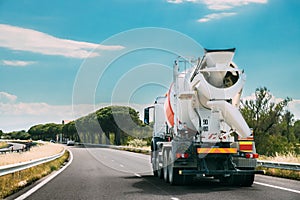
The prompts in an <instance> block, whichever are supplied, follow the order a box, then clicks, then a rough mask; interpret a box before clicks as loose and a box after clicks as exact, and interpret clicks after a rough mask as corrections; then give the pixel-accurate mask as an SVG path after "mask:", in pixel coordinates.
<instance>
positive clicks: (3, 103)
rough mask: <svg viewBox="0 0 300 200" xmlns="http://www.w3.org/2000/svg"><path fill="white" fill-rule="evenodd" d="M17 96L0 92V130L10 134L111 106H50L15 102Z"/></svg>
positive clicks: (74, 117) (134, 105)
mask: <svg viewBox="0 0 300 200" xmlns="http://www.w3.org/2000/svg"><path fill="white" fill-rule="evenodd" d="M16 100H17V96H15V95H12V94H9V93H6V92H0V130H2V131H4V132H10V131H15V130H28V129H29V128H30V127H32V126H34V125H37V124H46V123H58V124H60V123H61V122H62V120H74V119H77V118H79V117H82V116H85V115H87V114H89V113H92V112H94V111H96V110H98V109H100V108H102V107H105V106H109V105H111V104H110V103H105V104H104V103H103V104H97V105H92V104H79V105H50V104H47V103H43V102H41V103H24V102H16ZM118 105H123V106H131V107H132V108H134V109H136V110H137V111H139V112H140V116H142V114H143V113H142V112H143V109H144V108H145V107H146V106H148V105H140V104H126V103H119V104H118Z"/></svg>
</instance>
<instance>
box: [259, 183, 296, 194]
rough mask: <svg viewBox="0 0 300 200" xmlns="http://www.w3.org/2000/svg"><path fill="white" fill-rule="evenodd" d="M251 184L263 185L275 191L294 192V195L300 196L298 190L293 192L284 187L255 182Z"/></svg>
mask: <svg viewBox="0 0 300 200" xmlns="http://www.w3.org/2000/svg"><path fill="white" fill-rule="evenodd" d="M253 183H254V184H257V185H263V186H266V187H271V188H276V189H280V190H285V191H289V192H295V193H298V194H300V191H299V190H293V189H289V188H284V187H280V186H275V185H270V184H266V183H260V182H256V181H254V182H253Z"/></svg>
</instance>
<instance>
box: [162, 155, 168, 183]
mask: <svg viewBox="0 0 300 200" xmlns="http://www.w3.org/2000/svg"><path fill="white" fill-rule="evenodd" d="M168 153H169V152H168V151H167V150H164V151H163V175H164V180H165V182H166V183H168V182H169V172H168V165H169V160H168Z"/></svg>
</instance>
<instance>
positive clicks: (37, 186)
mask: <svg viewBox="0 0 300 200" xmlns="http://www.w3.org/2000/svg"><path fill="white" fill-rule="evenodd" d="M68 150H69V153H70V160H69V162H68V163H67V164H66V165H65V166H64V167H63V168H61V169H60V170H58V171H57V172H55V173H53V174H52V175H50V176H49V177H48V178H46V179H45V180H43V181H42V182H40V183H39V184H37V185H36V186H35V187H33V188H31V189H30V190H28V191H27V192H26V193H24V194H22V195H21V196H19V197H18V198H16V199H15V200H23V199H26V198H27V197H29V196H30V195H32V194H33V193H34V192H36V191H37V190H38V189H40V188H41V187H43V186H44V185H46V184H47V183H48V182H49V181H51V180H52V179H53V178H55V177H56V176H57V175H58V174H60V173H61V172H63V171H64V170H65V169H67V167H69V165H70V164H71V163H72V161H73V154H72V152H71V151H70V149H68Z"/></svg>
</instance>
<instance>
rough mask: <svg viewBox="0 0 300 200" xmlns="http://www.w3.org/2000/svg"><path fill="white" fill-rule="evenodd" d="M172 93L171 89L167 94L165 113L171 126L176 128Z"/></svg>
mask: <svg viewBox="0 0 300 200" xmlns="http://www.w3.org/2000/svg"><path fill="white" fill-rule="evenodd" d="M170 92H171V89H170V90H169V92H168V93H167V100H166V101H165V112H166V116H167V120H168V123H169V125H171V126H174V111H173V109H172V107H171V102H170V101H171V100H170Z"/></svg>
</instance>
